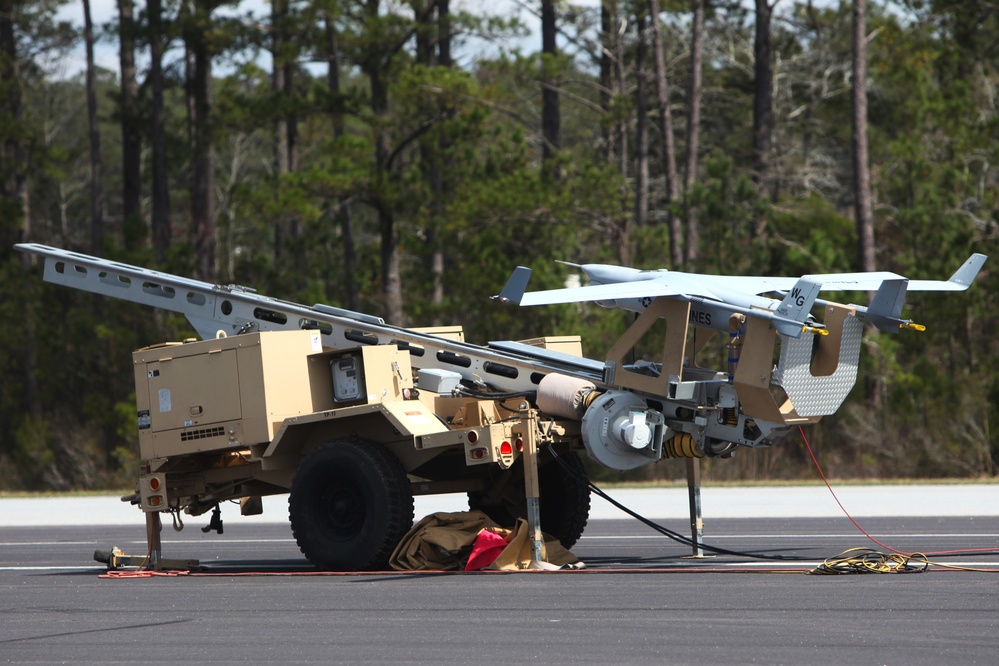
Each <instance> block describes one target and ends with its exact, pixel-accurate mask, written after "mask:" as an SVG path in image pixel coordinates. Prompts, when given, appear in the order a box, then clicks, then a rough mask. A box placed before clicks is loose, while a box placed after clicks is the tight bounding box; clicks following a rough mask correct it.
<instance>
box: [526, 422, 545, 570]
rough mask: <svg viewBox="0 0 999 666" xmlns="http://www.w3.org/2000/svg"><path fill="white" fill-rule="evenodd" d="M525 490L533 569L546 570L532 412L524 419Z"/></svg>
mask: <svg viewBox="0 0 999 666" xmlns="http://www.w3.org/2000/svg"><path fill="white" fill-rule="evenodd" d="M524 421H525V423H526V425H527V432H526V437H524V451H523V456H524V488H525V492H526V493H527V531H528V533H529V535H530V536H529V538H530V540H531V566H530V568H531V569H539V568H545V567H544V564H543V563H544V562H545V542H544V537H543V536H542V534H541V498H540V495H541V490H540V487H539V484H538V413H537V411H535V410H533V409H532V410H530V411H529V412H528V414H527V418H526V419H524Z"/></svg>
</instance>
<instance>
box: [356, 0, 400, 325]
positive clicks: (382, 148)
mask: <svg viewBox="0 0 999 666" xmlns="http://www.w3.org/2000/svg"><path fill="white" fill-rule="evenodd" d="M379 4H380V2H379V0H368V3H367V13H368V15H369V16H371V17H372V18H375V17H377V16H378V12H379ZM365 69H366V70H367V71H366V72H365V73H366V74H367V75H368V80H369V86H370V91H371V111H372V115H373V116H374V120H375V132H376V135H375V173H374V181H375V182H374V184H373V186H374V188H375V190H376V191H375V193H374V198H375V203H374V205H375V208H376V209H377V211H378V226H379V230H380V232H381V268H382V271H381V277H382V294H383V296H384V297H385V319H387V320H388V322H389V323H391V324H395V325H396V326H405V325H406V322H405V316H404V313H403V309H402V275H401V268H400V261H399V231H398V229H396V225H395V215H394V213H393V212H392V210H391V208H390V206H389V203H388V202H387V201H385V197H386V192H385V190H386V189H387V188H388V187H389V185H388V180H389V179H390V177H391V175H390V173H389V164H388V157H389V137H388V128H387V127H386V124H385V123H384V119H385V116H386V115H388V87H387V82H386V81H385V80H384V76H385V74H386V72H385V69H384V65H383V63H382V59H381V56H380V54H378V55H372V56H370V57H369V58H368V59H367V62H366V63H365Z"/></svg>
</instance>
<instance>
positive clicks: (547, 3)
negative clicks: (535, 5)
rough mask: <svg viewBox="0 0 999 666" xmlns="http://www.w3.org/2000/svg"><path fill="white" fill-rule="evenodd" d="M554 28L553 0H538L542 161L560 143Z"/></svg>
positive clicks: (555, 28) (545, 159) (560, 123)
mask: <svg viewBox="0 0 999 666" xmlns="http://www.w3.org/2000/svg"><path fill="white" fill-rule="evenodd" d="M556 32H557V27H556V16H555V0H541V53H542V62H541V68H542V73H541V137H542V148H541V155H542V159H543V160H544V161H548V160H549V159H550V158H551V157H552V155H554V154H555V152H556V151H557V150H558V149H559V148H561V145H562V143H561V142H562V140H561V133H562V117H561V111H560V110H559V99H558V88H557V84H556V82H555V81H554V69H555V67H556V62H555V59H556V57H557V55H558V50H557V48H556V44H555V35H556Z"/></svg>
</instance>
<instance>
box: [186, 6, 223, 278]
mask: <svg viewBox="0 0 999 666" xmlns="http://www.w3.org/2000/svg"><path fill="white" fill-rule="evenodd" d="M210 17H211V7H210V6H209V5H208V3H207V2H205V0H194V17H193V18H194V26H193V29H191V30H190V31H189V33H188V38H189V39H190V42H191V43H190V44H189V49H190V51H191V56H192V59H193V62H192V65H193V79H192V80H191V81H189V82H188V86H189V89H190V91H191V92H190V95H191V102H190V108H191V110H192V112H193V122H192V128H191V135H192V140H193V151H192V163H193V165H192V179H191V232H192V236H193V240H194V255H195V262H196V271H197V274H198V278H199V279H201V280H205V281H207V282H211V281H214V280H215V276H216V273H217V267H216V257H215V248H216V243H217V239H216V230H215V208H216V203H215V149H214V146H213V145H212V119H211V110H212V101H213V100H212V92H213V91H212V51H211V49H210V47H209V44H208V35H207V31H208V30H210V25H211V18H210Z"/></svg>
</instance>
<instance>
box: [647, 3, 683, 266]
mask: <svg viewBox="0 0 999 666" xmlns="http://www.w3.org/2000/svg"><path fill="white" fill-rule="evenodd" d="M649 16H650V18H651V20H652V51H653V54H654V55H655V59H654V62H655V68H656V100H657V102H658V106H659V133H660V134H661V137H660V139H661V141H662V144H663V145H662V151H663V171H664V172H665V178H666V185H665V194H666V196H665V201H664V205H665V207H666V219H667V224H668V225H669V240H670V243H669V256H670V263H671V266H672V267H673V268H674V269H677V268H681V267H682V266H683V233H682V228H681V226H680V219H679V218H678V217H677V216H676V215H674V214H673V204H674V203H675V202H676V201H677V200H678V199H679V197H680V189H679V186H678V184H677V174H676V147H675V145H674V139H673V116H672V114H671V113H670V110H669V97H670V95H669V93H670V90H669V79H668V78H667V77H666V60H665V55H664V54H663V33H662V27H661V26H660V24H659V1H658V0H649Z"/></svg>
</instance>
